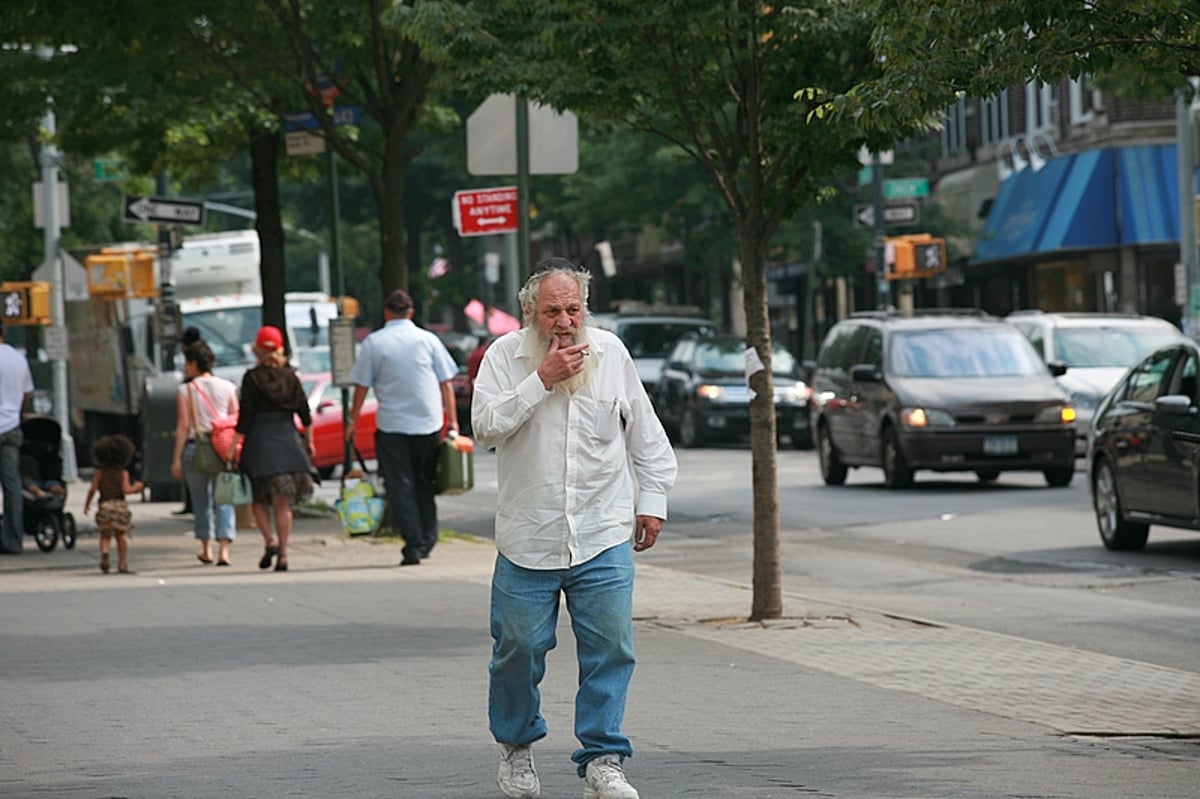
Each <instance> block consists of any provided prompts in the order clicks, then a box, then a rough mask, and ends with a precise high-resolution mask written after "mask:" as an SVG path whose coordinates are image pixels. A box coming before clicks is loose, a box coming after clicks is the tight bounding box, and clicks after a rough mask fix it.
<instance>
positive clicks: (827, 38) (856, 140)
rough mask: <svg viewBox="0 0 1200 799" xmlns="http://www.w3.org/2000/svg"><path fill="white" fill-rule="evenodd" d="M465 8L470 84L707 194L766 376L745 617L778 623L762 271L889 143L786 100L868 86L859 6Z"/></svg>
mask: <svg viewBox="0 0 1200 799" xmlns="http://www.w3.org/2000/svg"><path fill="white" fill-rule="evenodd" d="M469 12H470V15H471V16H470V18H468V16H467V10H464V12H463V18H462V19H461V20H460V21H459V23H460V24H463V25H466V24H468V23H470V24H472V25H473V28H472V30H474V31H476V34H475V35H474V36H472V37H468V38H467V39H466V40H463V41H465V44H466V45H468V46H469V47H470V53H469V54H470V55H473V56H474V58H475V61H474V62H473V63H474V64H475V67H476V68H475V72H474V74H470V73H469V72H467V73H466V77H468V79H469V80H470V81H471V82H472V83H474V84H475V85H483V86H488V87H489V88H495V89H503V90H513V89H514V88H515V89H516V90H517V91H518V92H519V93H521V94H524V95H526V96H528V97H530V98H532V99H535V100H538V101H540V102H543V103H545V104H547V105H550V106H553V107H556V108H569V109H571V110H573V111H575V112H576V113H579V114H580V115H581V116H582V117H586V118H589V119H596V120H611V121H616V122H620V123H623V124H626V125H628V126H629V127H631V128H633V129H635V130H640V131H647V132H652V133H654V134H657V135H658V136H659V137H661V138H662V139H664V140H666V141H668V142H670V143H672V144H673V145H674V146H676V147H677V148H679V150H680V151H682V152H685V153H687V154H688V156H689V157H690V158H691V159H692V160H693V161H694V162H695V163H696V164H698V165H699V166H700V168H701V169H703V171H704V173H705V174H706V175H707V177H708V179H709V181H710V182H711V184H712V186H713V187H714V188H715V190H716V192H717V195H718V196H719V197H720V199H721V202H722V204H723V206H724V209H725V214H726V215H727V217H728V220H729V223H730V226H731V227H732V229H733V230H734V231H735V235H736V238H737V251H738V260H739V262H740V264H741V270H742V284H743V288H744V297H745V313H746V319H747V327H748V330H747V341H748V343H749V344H750V345H751V346H752V347H754V348H755V349H756V350H757V351H758V353H759V356H760V357H761V358H762V359H763V361H764V362H765V363H766V364H767V366H768V368H767V369H766V370H765V371H764V372H759V373H757V374H756V375H755V376H754V377H752V378H751V386H752V387H753V388H754V390H755V399H754V401H753V402H752V403H751V450H752V454H753V459H754V540H755V554H754V598H753V601H752V608H751V617H752V618H758V619H761V618H773V617H777V616H779V615H781V613H782V595H781V590H780V572H779V540H778V530H779V508H778V494H777V486H776V477H775V435H776V430H775V416H774V408H773V401H772V397H773V386H772V380H771V371H770V343H771V341H770V325H769V323H768V322H769V320H768V311H767V292H766V269H765V267H766V261H767V253H768V249H769V244H770V240H771V237H772V235H773V234H774V233H775V232H776V231H777V230H778V228H779V226H780V224H781V223H782V222H783V220H785V219H788V218H790V217H791V216H792V215H793V214H795V212H796V211H797V210H798V209H799V208H801V207H803V206H805V205H808V204H810V203H812V202H813V201H814V200H815V199H816V198H817V197H818V196H819V195H820V194H821V192H822V191H823V189H824V187H825V185H826V182H827V180H828V178H829V176H830V175H831V174H833V173H834V172H835V171H836V170H837V169H839V168H845V167H848V166H850V165H851V164H852V163H854V161H855V155H856V153H857V150H858V148H859V146H860V145H861V144H863V143H864V142H867V143H873V144H877V145H886V144H889V143H890V141H891V140H892V139H893V138H895V135H894V134H896V133H897V131H887V132H884V135H880V136H879V137H877V138H875V140H874V141H867V140H868V139H871V138H872V137H871V136H868V135H866V133H865V132H864V130H863V129H862V128H861V126H860V125H859V123H858V121H857V120H855V119H853V118H850V117H842V118H840V119H838V120H834V121H832V122H830V123H829V124H828V125H821V126H813V125H810V124H808V123H807V119H808V115H809V113H810V112H811V111H813V110H814V109H815V108H816V107H818V105H819V104H820V98H818V99H817V100H816V102H815V103H814V102H813V101H810V100H807V99H803V98H802V99H800V100H796V99H794V92H795V89H796V87H797V86H798V85H799V86H804V85H811V86H821V87H825V88H826V89H827V90H828V91H831V92H844V91H848V90H849V89H850V88H851V87H852V86H854V85H856V84H858V83H861V82H864V81H866V80H868V79H870V78H872V77H874V76H875V72H876V64H875V62H874V61H873V59H872V56H871V53H870V51H869V50H868V47H867V42H868V35H869V32H870V30H871V25H870V20H869V17H868V16H867V14H866V9H864V8H863V7H861V6H859V5H858V4H853V3H845V2H841V0H828V1H827V2H826V1H824V0H817V1H816V2H808V3H804V4H799V3H769V4H768V3H762V2H757V1H756V0H736V1H731V2H713V1H709V2H697V1H696V0H664V1H663V2H658V3H644V2H632V0H612V1H610V2H605V3H595V2H584V1H583V0H547V1H546V2H540V3H528V2H523V0H497V1H496V2H493V3H488V4H486V9H481V8H478V7H477V6H476V5H475V4H473V5H472V6H471V8H470V9H469ZM463 41H456V42H452V43H450V44H449V45H447V46H448V48H449V49H450V51H451V52H452V53H455V54H456V55H458V56H459V57H461V58H464V59H465V58H466V57H467V56H468V52H467V51H466V50H462V49H458V50H456V49H455V48H456V47H458V46H459V45H460V44H462V43H463ZM463 69H464V70H468V69H469V68H468V67H463ZM835 86H836V87H840V88H838V89H833V88H831V87H835Z"/></svg>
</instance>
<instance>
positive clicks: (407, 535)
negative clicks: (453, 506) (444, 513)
mask: <svg viewBox="0 0 1200 799" xmlns="http://www.w3.org/2000/svg"><path fill="white" fill-rule="evenodd" d="M439 435H440V434H439V433H430V434H429V435H426V436H409V435H405V434H404V433H385V432H384V431H382V430H376V431H375V457H376V458H377V459H378V461H379V471H380V472H381V473H382V474H383V484H384V488H385V490H386V491H387V500H388V520H387V521H388V524H389V525H390V526H391V527H392V529H394V530H399V531H400V535H402V536H404V557H406V558H423V557H425V556H426V555H428V554H429V553H430V551H431V550H432V549H433V546H434V544H436V543H437V539H438V526H437V499H436V497H437V456H438V436H439Z"/></svg>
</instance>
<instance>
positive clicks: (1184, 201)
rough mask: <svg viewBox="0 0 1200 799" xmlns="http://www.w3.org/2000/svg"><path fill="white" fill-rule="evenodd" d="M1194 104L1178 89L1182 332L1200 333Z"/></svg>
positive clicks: (1177, 160) (1199, 258) (1199, 259)
mask: <svg viewBox="0 0 1200 799" xmlns="http://www.w3.org/2000/svg"><path fill="white" fill-rule="evenodd" d="M1191 106H1192V104H1191V102H1190V100H1189V99H1188V98H1187V97H1186V96H1185V93H1184V91H1183V90H1182V89H1180V90H1177V91H1176V92H1175V139H1176V143H1175V152H1176V163H1177V165H1178V175H1179V260H1180V263H1182V264H1183V268H1184V274H1186V275H1187V286H1188V294H1187V297H1188V303H1187V307H1186V308H1185V309H1184V314H1183V332H1184V333H1187V334H1188V335H1189V336H1195V335H1196V334H1197V333H1200V257H1198V256H1197V252H1196V216H1197V205H1196V164H1195V160H1194V158H1193V149H1192V148H1193V143H1192V137H1193V136H1194V135H1195V131H1193V130H1192V107H1191Z"/></svg>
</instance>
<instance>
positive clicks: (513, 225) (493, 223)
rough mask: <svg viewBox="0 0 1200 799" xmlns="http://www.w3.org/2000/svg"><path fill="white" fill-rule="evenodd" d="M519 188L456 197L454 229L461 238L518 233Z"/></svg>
mask: <svg viewBox="0 0 1200 799" xmlns="http://www.w3.org/2000/svg"><path fill="white" fill-rule="evenodd" d="M517 225H518V212H517V187H516V186H503V187H501V188H497V189H470V190H468V191H456V192H455V193H454V226H455V227H456V228H458V235H460V236H490V235H492V234H493V233H511V232H512V231H514V230H516V229H517Z"/></svg>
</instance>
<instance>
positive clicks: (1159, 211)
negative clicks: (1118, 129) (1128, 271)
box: [1117, 144, 1179, 244]
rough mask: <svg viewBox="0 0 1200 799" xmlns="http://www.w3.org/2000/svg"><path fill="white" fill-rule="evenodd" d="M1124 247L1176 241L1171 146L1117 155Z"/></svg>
mask: <svg viewBox="0 0 1200 799" xmlns="http://www.w3.org/2000/svg"><path fill="white" fill-rule="evenodd" d="M1117 169H1118V175H1119V181H1120V194H1121V234H1122V235H1121V240H1122V243H1124V244H1169V243H1171V242H1176V241H1179V185H1178V184H1179V181H1178V180H1177V179H1176V177H1175V176H1176V174H1177V173H1178V171H1179V168H1178V166H1177V165H1176V162H1175V145H1173V144H1169V145H1168V144H1156V145H1147V146H1144V147H1124V148H1122V149H1121V150H1120V152H1119V153H1118V156H1117Z"/></svg>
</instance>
